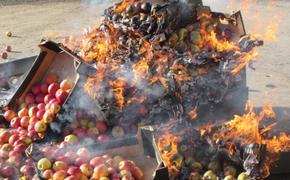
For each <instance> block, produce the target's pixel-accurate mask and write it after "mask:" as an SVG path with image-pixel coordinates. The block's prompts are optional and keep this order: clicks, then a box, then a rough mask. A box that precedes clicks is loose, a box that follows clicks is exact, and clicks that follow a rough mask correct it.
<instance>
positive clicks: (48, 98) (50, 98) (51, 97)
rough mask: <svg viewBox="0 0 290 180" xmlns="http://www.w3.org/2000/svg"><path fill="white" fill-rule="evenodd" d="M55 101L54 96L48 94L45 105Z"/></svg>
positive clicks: (45, 97)
mask: <svg viewBox="0 0 290 180" xmlns="http://www.w3.org/2000/svg"><path fill="white" fill-rule="evenodd" d="M52 99H54V96H53V95H51V94H47V95H45V96H44V103H45V104H48V103H49V101H50V100H52Z"/></svg>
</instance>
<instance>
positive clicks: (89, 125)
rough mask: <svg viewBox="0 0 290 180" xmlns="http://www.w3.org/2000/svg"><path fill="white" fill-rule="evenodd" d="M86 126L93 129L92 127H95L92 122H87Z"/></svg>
mask: <svg viewBox="0 0 290 180" xmlns="http://www.w3.org/2000/svg"><path fill="white" fill-rule="evenodd" d="M87 126H88V128H94V127H96V123H95V122H93V121H89V122H88V125H87Z"/></svg>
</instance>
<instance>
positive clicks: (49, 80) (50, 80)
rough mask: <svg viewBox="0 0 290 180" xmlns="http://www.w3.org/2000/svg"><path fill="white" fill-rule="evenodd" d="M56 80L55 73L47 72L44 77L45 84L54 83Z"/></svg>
mask: <svg viewBox="0 0 290 180" xmlns="http://www.w3.org/2000/svg"><path fill="white" fill-rule="evenodd" d="M57 81H58V76H57V75H55V74H48V75H47V76H46V78H45V82H46V83H47V84H52V83H56V82H57Z"/></svg>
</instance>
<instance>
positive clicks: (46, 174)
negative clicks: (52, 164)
mask: <svg viewBox="0 0 290 180" xmlns="http://www.w3.org/2000/svg"><path fill="white" fill-rule="evenodd" d="M42 175H43V177H44V178H45V179H51V178H52V176H53V171H52V170H51V169H46V170H45V171H43V174H42Z"/></svg>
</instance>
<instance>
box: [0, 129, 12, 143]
mask: <svg viewBox="0 0 290 180" xmlns="http://www.w3.org/2000/svg"><path fill="white" fill-rule="evenodd" d="M10 136H11V133H10V132H9V131H8V130H3V131H2V132H0V143H8V140H9V137H10Z"/></svg>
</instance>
